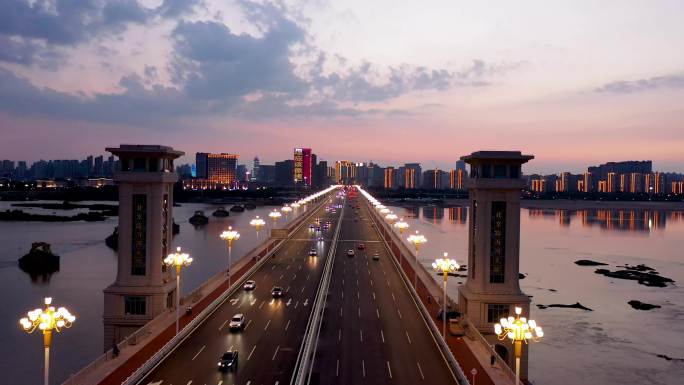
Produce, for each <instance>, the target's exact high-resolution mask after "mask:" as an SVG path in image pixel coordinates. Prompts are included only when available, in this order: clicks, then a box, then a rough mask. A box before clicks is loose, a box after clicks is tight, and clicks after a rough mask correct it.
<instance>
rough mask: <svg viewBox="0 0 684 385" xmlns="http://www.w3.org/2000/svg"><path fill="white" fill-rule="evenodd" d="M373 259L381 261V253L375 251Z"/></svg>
mask: <svg viewBox="0 0 684 385" xmlns="http://www.w3.org/2000/svg"><path fill="white" fill-rule="evenodd" d="M373 260H374V261H379V260H380V254H378V253H377V252H376V253H373Z"/></svg>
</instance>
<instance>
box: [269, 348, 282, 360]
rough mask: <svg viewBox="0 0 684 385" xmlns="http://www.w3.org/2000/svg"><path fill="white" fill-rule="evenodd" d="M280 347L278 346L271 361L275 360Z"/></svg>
mask: <svg viewBox="0 0 684 385" xmlns="http://www.w3.org/2000/svg"><path fill="white" fill-rule="evenodd" d="M278 349H280V345H278V346H276V350H275V353H273V358H271V361H275V358H276V354H278Z"/></svg>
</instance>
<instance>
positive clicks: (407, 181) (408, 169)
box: [404, 163, 422, 189]
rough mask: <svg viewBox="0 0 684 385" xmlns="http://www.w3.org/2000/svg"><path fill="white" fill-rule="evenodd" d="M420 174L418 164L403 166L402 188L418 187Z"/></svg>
mask: <svg viewBox="0 0 684 385" xmlns="http://www.w3.org/2000/svg"><path fill="white" fill-rule="evenodd" d="M421 174H422V170H421V167H420V163H406V164H404V187H405V188H407V189H412V188H418V187H420V177H421V176H422V175H421Z"/></svg>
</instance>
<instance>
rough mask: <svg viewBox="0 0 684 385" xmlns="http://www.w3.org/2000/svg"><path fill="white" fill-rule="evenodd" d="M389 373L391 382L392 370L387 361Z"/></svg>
mask: <svg viewBox="0 0 684 385" xmlns="http://www.w3.org/2000/svg"><path fill="white" fill-rule="evenodd" d="M387 372H388V373H389V377H390V380H391V379H392V368H390V364H389V361H387Z"/></svg>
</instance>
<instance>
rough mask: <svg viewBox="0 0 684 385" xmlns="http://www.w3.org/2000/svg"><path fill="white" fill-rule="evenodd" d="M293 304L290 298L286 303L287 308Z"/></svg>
mask: <svg viewBox="0 0 684 385" xmlns="http://www.w3.org/2000/svg"><path fill="white" fill-rule="evenodd" d="M290 304H292V298H289V299H288V300H287V302H285V306H290Z"/></svg>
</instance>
